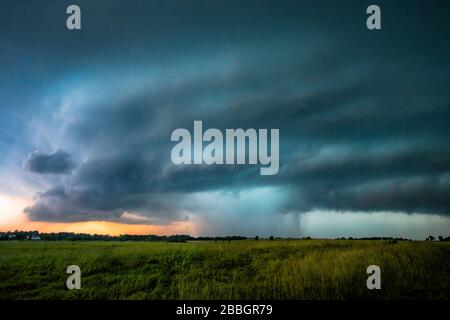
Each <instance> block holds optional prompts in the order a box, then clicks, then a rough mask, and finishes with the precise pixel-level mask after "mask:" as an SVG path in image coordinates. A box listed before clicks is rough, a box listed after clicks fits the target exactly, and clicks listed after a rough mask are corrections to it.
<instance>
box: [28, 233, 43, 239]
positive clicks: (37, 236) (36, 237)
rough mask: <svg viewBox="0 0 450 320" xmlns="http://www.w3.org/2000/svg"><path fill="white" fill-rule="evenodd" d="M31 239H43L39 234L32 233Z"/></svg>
mask: <svg viewBox="0 0 450 320" xmlns="http://www.w3.org/2000/svg"><path fill="white" fill-rule="evenodd" d="M30 240H41V237H40V236H39V235H38V234H32V235H31V237H30Z"/></svg>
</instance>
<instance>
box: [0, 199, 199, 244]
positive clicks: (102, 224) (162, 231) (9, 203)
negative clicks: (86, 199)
mask: <svg viewBox="0 0 450 320" xmlns="http://www.w3.org/2000/svg"><path fill="white" fill-rule="evenodd" d="M32 202H33V201H32V199H27V198H22V197H15V196H8V195H5V194H0V231H14V230H37V231H39V232H75V233H90V234H109V235H120V234H155V235H170V234H189V235H193V236H195V235H198V234H199V232H200V231H199V228H200V226H199V224H197V223H195V222H193V221H179V222H173V223H171V224H169V225H148V224H123V223H117V222H109V221H86V222H70V223H55V222H38V221H30V220H29V219H28V217H27V215H26V214H25V213H24V212H23V209H24V208H26V207H27V206H29V205H30V204H32Z"/></svg>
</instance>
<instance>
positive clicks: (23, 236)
mask: <svg viewBox="0 0 450 320" xmlns="http://www.w3.org/2000/svg"><path fill="white" fill-rule="evenodd" d="M36 236H39V239H40V240H46V241H61V240H66V241H161V242H186V241H193V240H201V241H212V240H214V241H232V240H243V239H247V238H246V237H239V236H226V237H192V236H190V235H185V234H176V235H170V236H157V235H131V234H122V235H119V236H111V235H101V234H87V233H73V232H58V233H39V232H38V231H18V230H16V231H8V232H0V241H1V240H28V239H33V237H34V238H35V237H36Z"/></svg>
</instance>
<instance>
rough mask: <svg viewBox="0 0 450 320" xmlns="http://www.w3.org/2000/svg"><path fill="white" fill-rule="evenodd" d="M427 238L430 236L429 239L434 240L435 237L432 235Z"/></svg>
mask: <svg viewBox="0 0 450 320" xmlns="http://www.w3.org/2000/svg"><path fill="white" fill-rule="evenodd" d="M428 238H430V241H434V239H436V238H435V237H433V236H429V237H428Z"/></svg>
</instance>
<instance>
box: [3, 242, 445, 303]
mask: <svg viewBox="0 0 450 320" xmlns="http://www.w3.org/2000/svg"><path fill="white" fill-rule="evenodd" d="M72 264H75V265H78V266H80V268H81V290H68V289H67V288H66V284H65V283H66V279H67V277H68V276H69V274H67V273H66V268H67V266H69V265H72ZM373 264H374V265H378V266H380V268H381V286H382V289H381V290H368V289H367V287H366V279H367V277H368V275H367V274H366V269H367V267H368V266H369V265H373ZM449 297H450V243H449V242H440V243H439V242H433V243H431V242H411V241H405V242H398V243H388V242H385V241H372V240H367V241H365V240H358V241H352V240H274V241H268V240H259V241H254V240H243V241H233V242H230V243H229V242H213V241H212V242H187V243H161V242H82V241H74V242H66V241H59V242H44V241H36V242H32V241H23V242H19V241H2V242H0V299H411V298H425V299H448V298H449Z"/></svg>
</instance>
